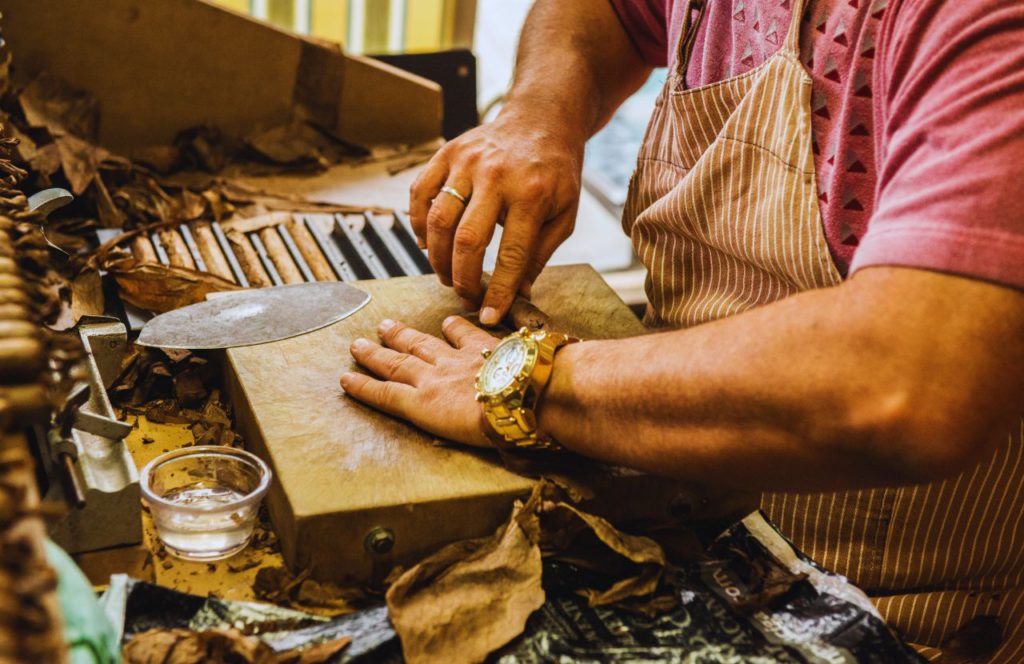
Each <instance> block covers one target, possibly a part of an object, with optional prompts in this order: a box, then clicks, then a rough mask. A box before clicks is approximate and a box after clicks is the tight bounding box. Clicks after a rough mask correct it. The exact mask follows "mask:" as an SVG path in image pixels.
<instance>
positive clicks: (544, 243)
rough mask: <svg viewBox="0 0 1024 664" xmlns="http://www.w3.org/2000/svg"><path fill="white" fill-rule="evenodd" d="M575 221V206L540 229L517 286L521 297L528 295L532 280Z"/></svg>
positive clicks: (567, 234) (570, 233) (546, 262)
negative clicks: (527, 263) (520, 282)
mask: <svg viewBox="0 0 1024 664" xmlns="http://www.w3.org/2000/svg"><path fill="white" fill-rule="evenodd" d="M575 223H576V206H573V207H571V208H570V209H568V210H566V211H565V212H563V213H561V214H560V215H558V216H557V217H555V218H554V219H552V220H551V221H549V222H548V223H546V224H544V227H543V228H541V229H540V237H538V238H537V246H536V247H535V248H534V250H533V254H532V255H531V256H530V263H529V266H528V267H527V268H526V276H525V277H523V282H522V284H520V286H519V294H520V295H522V296H523V297H526V298H528V297H530V292H531V291H532V290H533V282H535V281H536V280H537V277H538V276H540V273H541V272H542V271H543V270H544V266H545V265H547V264H548V261H549V260H551V256H552V255H554V253H555V250H556V249H558V247H560V246H561V245H562V243H563V242H565V241H566V240H567V239H569V236H570V235H572V231H573V228H574V226H575Z"/></svg>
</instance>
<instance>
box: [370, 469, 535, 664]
mask: <svg viewBox="0 0 1024 664" xmlns="http://www.w3.org/2000/svg"><path fill="white" fill-rule="evenodd" d="M539 502H540V488H539V485H538V489H535V490H534V493H533V495H531V498H530V500H528V501H527V504H526V505H525V506H524V505H522V504H521V503H519V502H517V503H516V505H515V507H514V508H513V510H512V516H511V518H510V519H509V521H508V523H507V524H505V525H504V526H502V527H501V528H499V529H498V531H497V532H496V533H495V534H494V535H493V536H491V537H486V538H481V539H475V540H467V541H464V542H456V543H454V544H451V545H449V546H446V547H445V548H443V549H441V550H440V551H438V552H437V553H436V554H434V555H433V556H431V557H429V558H427V559H426V560H424V561H422V562H421V563H420V564H418V565H416V566H415V567H413V568H412V569H410V570H409V571H407V572H406V573H405V574H403V575H402V576H400V577H399V578H398V580H397V581H395V583H394V584H393V585H392V586H391V588H389V589H388V592H387V604H388V611H389V615H390V617H391V622H392V624H393V625H394V627H395V631H396V632H398V635H399V636H400V637H401V641H402V652H403V653H404V655H405V659H406V660H407V661H409V662H410V663H411V664H420V663H431V664H433V663H438V664H448V663H449V662H454V661H458V662H482V661H483V660H484V658H486V657H487V655H489V654H490V653H491V652H493V651H494V650H496V649H497V648H499V647H501V646H503V645H504V644H506V643H508V642H509V641H511V640H512V639H513V638H515V637H516V636H518V635H519V634H521V633H522V631H523V628H524V627H525V625H526V620H527V618H529V616H530V614H531V613H533V612H534V611H536V610H537V609H538V608H540V606H541V605H542V604H544V589H543V588H542V587H541V571H542V566H541V554H540V547H539V546H538V543H537V541H536V540H535V539H531V537H530V534H531V533H535V532H536V529H537V519H538V517H537V505H538V504H539Z"/></svg>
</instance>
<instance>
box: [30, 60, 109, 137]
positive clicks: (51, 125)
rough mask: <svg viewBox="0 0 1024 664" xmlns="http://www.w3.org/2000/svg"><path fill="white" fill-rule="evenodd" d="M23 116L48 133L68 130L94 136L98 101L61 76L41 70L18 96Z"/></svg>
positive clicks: (80, 135) (85, 135)
mask: <svg viewBox="0 0 1024 664" xmlns="http://www.w3.org/2000/svg"><path fill="white" fill-rule="evenodd" d="M18 102H19V103H20V105H21V109H22V111H23V112H24V113H25V120H26V121H28V123H29V124H30V125H32V126H33V127H45V128H47V129H49V130H50V132H51V133H60V134H66V133H71V134H74V135H76V136H79V137H81V138H84V139H90V140H91V139H95V138H96V130H97V128H98V127H99V102H98V101H96V99H95V97H93V96H92V95H90V94H88V93H86V92H82V91H80V90H76V89H74V88H72V87H71V86H70V85H69V84H68V83H67V82H66V81H64V80H63V79H61V78H59V77H57V76H53V75H52V74H49V73H46V72H44V73H42V74H40V75H39V76H37V77H36V78H35V79H34V80H33V81H32V82H31V83H29V84H28V85H27V86H26V87H25V89H24V90H22V91H21V94H20V95H19V97H18Z"/></svg>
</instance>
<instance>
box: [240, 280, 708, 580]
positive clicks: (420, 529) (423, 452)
mask: <svg viewBox="0 0 1024 664" xmlns="http://www.w3.org/2000/svg"><path fill="white" fill-rule="evenodd" d="M356 285H357V286H359V287H360V288H363V289H365V290H366V291H368V292H369V293H370V294H371V295H372V296H373V300H372V301H371V302H370V303H369V304H368V305H367V306H366V307H365V308H364V309H362V310H361V311H359V312H357V313H356V314H354V315H352V316H350V317H349V318H347V319H345V320H343V321H341V322H339V323H337V324H335V325H332V326H330V327H328V328H325V329H322V330H319V331H316V332H313V333H310V334H307V335H303V336H301V337H296V338H293V339H287V340H284V341H280V342H275V343H272V344H264V345H260V346H250V347H245V348H234V349H231V350H229V351H227V365H228V368H227V372H226V381H227V383H228V386H229V391H230V392H231V393H232V402H233V404H234V406H235V417H236V420H237V425H238V428H239V430H240V432H241V433H242V434H243V435H244V436H245V440H246V445H247V446H248V447H249V448H250V449H252V450H253V451H255V452H256V453H257V454H260V455H261V456H262V457H263V458H264V459H266V460H267V461H268V463H269V464H270V465H271V467H272V468H273V470H274V472H275V474H276V479H275V482H274V485H273V487H272V489H271V492H270V495H269V497H268V506H269V509H270V516H271V521H272V522H273V524H274V528H275V530H276V532H277V535H278V537H279V538H280V540H281V545H282V550H283V553H284V557H285V560H286V561H287V562H288V563H289V564H290V565H291V566H292V567H293V568H301V569H307V568H309V569H311V570H312V573H313V576H314V577H315V578H320V579H329V580H343V579H345V578H354V579H358V580H366V579H369V578H371V577H379V576H381V575H383V574H385V573H386V572H387V570H388V569H390V567H392V566H393V565H395V564H403V565H408V564H410V563H412V562H415V561H416V560H418V559H419V558H420V557H422V556H424V555H427V554H429V553H431V552H432V551H433V550H435V549H437V548H438V547H439V546H441V545H443V544H445V543H448V542H451V541H455V540H459V539H464V538H468V537H478V536H481V535H484V534H488V533H490V532H492V531H493V529H494V528H496V527H497V526H498V525H499V524H500V523H502V522H503V521H504V520H505V519H507V518H508V515H509V511H510V509H511V506H512V502H513V500H514V499H515V498H516V497H519V496H523V495H524V494H526V493H528V492H529V490H530V488H531V486H532V481H531V480H529V479H527V478H525V477H522V476H519V475H516V474H514V473H512V472H510V471H508V470H506V469H505V468H504V466H503V465H502V464H501V462H500V460H499V459H498V458H497V456H496V455H495V454H494V453H492V452H490V451H477V450H470V449H467V448H462V447H455V446H441V445H438V444H437V441H435V440H434V439H433V438H432V437H431V436H429V435H427V434H425V433H423V432H421V431H419V430H416V429H414V428H412V427H410V426H409V425H407V424H406V423H404V422H401V421H399V420H397V419H394V418H391V417H389V416H387V415H384V414H382V413H379V412H377V411H374V410H372V409H370V408H368V407H366V406H363V405H361V404H359V403H357V402H356V401H354V400H352V399H351V398H349V397H346V396H345V395H344V393H343V392H342V390H341V388H340V386H339V382H338V381H339V378H340V376H341V374H342V373H343V372H345V371H348V370H350V369H352V368H354V366H355V365H354V363H353V360H352V358H351V356H350V355H349V351H348V349H349V346H350V344H351V342H352V340H353V339H355V338H356V337H359V336H363V337H367V338H374V337H375V331H376V327H377V324H378V322H379V321H380V320H382V319H384V318H393V319H397V320H402V321H403V322H405V323H407V324H409V325H412V326H414V327H416V328H418V329H421V330H425V331H427V332H430V333H432V334H437V335H440V333H441V322H442V321H443V320H444V318H445V317H447V316H449V315H451V314H455V313H458V312H459V306H458V300H457V299H456V296H455V295H454V293H453V292H452V291H451V289H448V288H445V287H443V286H441V285H440V284H439V283H438V282H437V279H436V278H435V277H433V276H422V277H405V278H397V279H390V280H386V281H364V282H358V283H357V284H356ZM533 293H534V302H535V303H536V304H537V305H538V306H539V307H540V308H541V309H542V310H544V311H545V312H547V313H548V314H549V315H550V316H551V318H552V320H553V321H554V324H555V326H556V327H557V328H559V329H560V330H563V331H566V332H569V333H571V334H574V335H577V336H581V337H583V338H617V337H626V336H635V335H637V334H642V333H643V332H644V331H645V328H644V327H643V325H642V324H641V323H640V321H639V320H637V318H636V317H635V316H634V315H633V313H632V312H631V311H630V310H629V309H628V308H627V307H626V306H625V305H624V304H623V303H622V301H621V300H619V298H618V297H617V296H616V295H615V293H614V292H613V291H612V290H611V289H610V288H609V287H608V286H607V285H606V284H605V283H604V281H603V280H602V279H601V277H600V276H599V275H598V274H597V273H596V272H595V271H594V270H593V269H592V268H590V267H589V266H578V265H577V266H566V267H554V268H550V269H548V270H547V271H545V272H544V274H543V276H542V277H541V278H540V279H539V280H538V282H537V284H536V285H535V287H534V290H533ZM594 488H595V493H601V494H603V495H605V496H607V497H608V498H609V499H610V500H609V503H614V504H615V506H614V508H615V509H617V510H618V514H619V515H620V516H622V515H625V514H628V513H629V512H630V507H631V506H633V505H635V504H638V503H640V502H646V503H647V504H648V505H650V504H652V500H650V499H651V497H652V496H653V504H656V505H657V508H656V511H657V516H663V515H664V514H665V513H666V510H667V509H668V504H669V503H671V502H673V501H675V503H676V504H677V505H678V503H679V501H680V500H686V501H688V502H689V503H690V504H689V505H688V506H687V507H686V509H690V508H691V507H692V506H693V503H694V502H698V503H699V502H700V499H699V498H695V497H694V496H695V494H694V493H693V492H691V491H689V490H686V491H684V490H682V489H681V487H680V485H678V484H676V483H672V482H668V481H660V480H659V481H655V480H652V479H651V478H649V477H645V476H642V475H640V474H637V473H629V472H618V471H616V472H615V473H609V477H604V478H602V480H601V481H600V482H598V483H597V484H596V485H594ZM641 495H643V496H646V497H647V500H646V501H645V499H643V498H640V497H639V496H641ZM627 497H628V499H626V500H623V498H627ZM645 509H646V508H645ZM644 514H645V515H648V513H647V512H644ZM652 516H653V515H652ZM378 528H387V529H388V530H390V531H391V532H392V533H393V534H394V540H395V544H394V549H393V550H392V551H391V552H390V553H388V554H387V555H383V556H381V555H377V554H374V555H371V554H369V553H368V552H367V551H366V549H365V548H364V541H365V539H366V537H367V535H369V534H370V533H371V532H373V531H374V530H375V529H378Z"/></svg>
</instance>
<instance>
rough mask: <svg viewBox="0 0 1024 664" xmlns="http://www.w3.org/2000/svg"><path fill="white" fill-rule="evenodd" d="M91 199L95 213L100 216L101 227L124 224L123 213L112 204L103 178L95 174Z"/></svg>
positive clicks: (115, 226)
mask: <svg viewBox="0 0 1024 664" xmlns="http://www.w3.org/2000/svg"><path fill="white" fill-rule="evenodd" d="M92 184H93V193H94V196H93V199H94V200H95V202H96V213H97V214H98V215H99V218H100V225H101V226H102V227H103V228H121V227H123V226H124V221H125V220H124V213H122V212H121V210H119V209H118V207H117V206H116V205H114V199H113V198H111V197H110V190H109V189H107V185H105V184H104V183H103V178H101V177H100V176H99V173H97V174H96V177H95V178H94V179H93V183H92Z"/></svg>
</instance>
